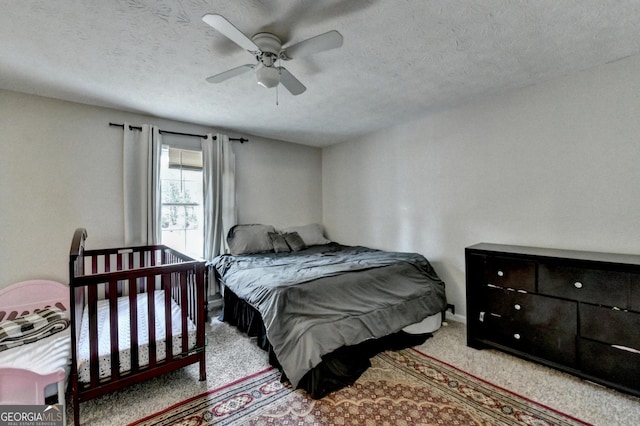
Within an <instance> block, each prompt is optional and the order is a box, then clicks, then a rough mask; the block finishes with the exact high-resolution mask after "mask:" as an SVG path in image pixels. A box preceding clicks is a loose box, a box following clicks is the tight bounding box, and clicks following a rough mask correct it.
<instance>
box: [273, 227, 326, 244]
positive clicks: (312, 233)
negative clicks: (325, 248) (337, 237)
mask: <svg viewBox="0 0 640 426" xmlns="http://www.w3.org/2000/svg"><path fill="white" fill-rule="evenodd" d="M282 231H283V232H297V233H298V235H300V237H301V238H302V241H304V243H305V244H306V245H307V246H315V245H319V244H329V243H330V242H331V241H330V240H328V239H326V238H325V236H324V230H323V228H322V225H320V224H319V223H312V224H309V225H304V226H293V227H290V228H285V229H283V230H282Z"/></svg>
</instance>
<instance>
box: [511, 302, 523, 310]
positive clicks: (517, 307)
mask: <svg viewBox="0 0 640 426" xmlns="http://www.w3.org/2000/svg"><path fill="white" fill-rule="evenodd" d="M513 307H514V308H515V310H516V311H519V310H520V309H522V307H521V306H520V305H519V304H517V303H516V304H515V305H514V306H513Z"/></svg>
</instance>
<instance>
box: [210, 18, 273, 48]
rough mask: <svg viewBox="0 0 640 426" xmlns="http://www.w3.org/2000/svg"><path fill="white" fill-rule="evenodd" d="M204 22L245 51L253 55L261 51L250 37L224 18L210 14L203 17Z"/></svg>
mask: <svg viewBox="0 0 640 426" xmlns="http://www.w3.org/2000/svg"><path fill="white" fill-rule="evenodd" d="M202 20H203V21H204V22H206V23H207V24H209V25H211V26H212V27H213V28H214V29H215V30H217V31H219V32H220V33H222V34H223V35H225V36H226V37H227V38H228V39H229V40H231V41H232V42H234V43H235V44H237V45H238V46H240V47H242V48H243V49H246V50H248V51H249V52H252V53H253V52H259V51H260V48H259V47H258V46H257V45H256V44H255V43H254V42H253V41H251V39H250V38H249V37H247V36H246V35H244V34H243V33H242V31H240V30H239V29H237V28H236V27H235V26H234V25H233V24H232V23H231V22H229V21H227V19H226V18H225V17H224V16H222V15H217V14H212V13H208V14H206V15H204V16H203V17H202Z"/></svg>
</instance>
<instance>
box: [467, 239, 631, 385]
mask: <svg viewBox="0 0 640 426" xmlns="http://www.w3.org/2000/svg"><path fill="white" fill-rule="evenodd" d="M465 261H466V277H467V278H466V281H467V282H466V284H467V345H468V346H471V347H474V348H477V349H482V348H488V347H490V348H495V349H499V350H502V351H505V352H509V353H511V354H514V355H517V356H519V357H522V358H525V359H528V360H531V361H535V362H538V363H541V364H545V365H547V366H550V367H554V368H557V369H559V370H562V371H565V372H568V373H571V374H574V375H576V376H579V377H582V378H584V379H587V380H591V381H593V382H596V383H600V384H602V385H605V386H609V387H612V388H615V389H618V390H621V391H623V392H627V393H630V394H633V395H636V396H640V256H636V255H625V254H611V253H594V252H584V251H571V250H557V249H544V248H536V247H522V246H512V245H500V244H488V243H481V244H476V245H474V246H471V247H467V248H466V250H465Z"/></svg>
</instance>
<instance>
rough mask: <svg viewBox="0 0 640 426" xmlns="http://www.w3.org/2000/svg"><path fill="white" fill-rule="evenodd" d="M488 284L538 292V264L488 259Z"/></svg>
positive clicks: (486, 276)
mask: <svg viewBox="0 0 640 426" xmlns="http://www.w3.org/2000/svg"><path fill="white" fill-rule="evenodd" d="M484 279H485V283H486V284H491V285H495V286H499V287H507V288H514V289H518V290H524V291H529V292H534V291H536V264H535V263H534V262H528V261H524V260H517V259H509V258H501V257H488V258H487V259H486V261H485V264H484Z"/></svg>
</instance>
